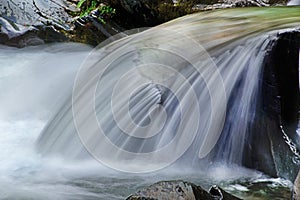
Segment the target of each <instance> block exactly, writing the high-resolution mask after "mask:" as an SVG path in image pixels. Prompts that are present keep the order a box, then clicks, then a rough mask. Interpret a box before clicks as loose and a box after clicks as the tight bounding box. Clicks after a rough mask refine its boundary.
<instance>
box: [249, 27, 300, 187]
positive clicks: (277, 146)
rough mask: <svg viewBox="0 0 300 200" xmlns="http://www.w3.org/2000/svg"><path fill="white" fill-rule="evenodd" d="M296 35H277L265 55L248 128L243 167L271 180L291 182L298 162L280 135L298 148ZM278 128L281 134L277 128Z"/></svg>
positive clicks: (299, 42) (298, 41) (299, 43)
mask: <svg viewBox="0 0 300 200" xmlns="http://www.w3.org/2000/svg"><path fill="white" fill-rule="evenodd" d="M299 47H300V32H299V31H296V30H295V31H291V32H287V33H281V34H280V35H279V39H278V40H277V41H276V42H275V43H274V44H273V47H272V49H271V50H270V51H269V52H267V54H266V58H265V64H264V69H263V72H262V73H263V76H262V78H261V80H260V82H261V83H260V85H261V88H260V90H261V91H260V94H259V95H260V96H261V98H260V101H259V102H258V106H257V109H256V118H255V121H254V122H253V124H252V126H251V132H252V133H253V134H251V135H252V138H250V141H252V142H249V144H248V145H249V146H248V147H246V148H247V149H248V155H246V156H245V160H244V164H245V165H246V166H247V167H249V168H255V169H258V170H260V171H263V172H265V173H267V174H269V175H271V176H274V177H278V176H279V177H284V178H286V179H289V180H291V181H293V180H295V177H296V175H297V172H298V169H299V162H298V161H297V159H298V158H297V157H296V155H295V154H294V153H293V151H292V150H291V147H290V146H289V145H288V144H287V141H286V140H285V139H284V133H283V131H284V132H285V133H286V135H287V136H288V137H289V138H290V139H291V141H292V142H293V143H294V144H295V145H296V147H298V148H299V146H300V145H299V138H298V136H297V134H295V133H296V129H297V125H298V111H299V99H300V97H299V95H300V94H299V77H298V74H299V72H298V70H299V69H298V68H299ZM280 126H282V130H281V128H280Z"/></svg>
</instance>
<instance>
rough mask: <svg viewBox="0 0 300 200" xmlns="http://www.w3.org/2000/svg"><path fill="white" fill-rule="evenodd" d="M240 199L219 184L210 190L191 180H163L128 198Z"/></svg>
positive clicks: (156, 199)
mask: <svg viewBox="0 0 300 200" xmlns="http://www.w3.org/2000/svg"><path fill="white" fill-rule="evenodd" d="M162 199H164V200H221V199H222V200H239V198H237V197H235V196H233V195H231V194H229V193H227V192H225V191H224V190H222V189H221V188H219V187H218V186H212V187H211V188H210V190H209V192H207V191H205V190H204V189H203V188H201V187H200V186H198V185H195V184H194V183H191V182H186V181H181V180H174V181H161V182H158V183H155V184H153V185H150V186H148V187H145V188H144V189H142V190H140V191H138V192H136V193H135V194H132V195H130V196H129V197H128V198H127V199H126V200H162Z"/></svg>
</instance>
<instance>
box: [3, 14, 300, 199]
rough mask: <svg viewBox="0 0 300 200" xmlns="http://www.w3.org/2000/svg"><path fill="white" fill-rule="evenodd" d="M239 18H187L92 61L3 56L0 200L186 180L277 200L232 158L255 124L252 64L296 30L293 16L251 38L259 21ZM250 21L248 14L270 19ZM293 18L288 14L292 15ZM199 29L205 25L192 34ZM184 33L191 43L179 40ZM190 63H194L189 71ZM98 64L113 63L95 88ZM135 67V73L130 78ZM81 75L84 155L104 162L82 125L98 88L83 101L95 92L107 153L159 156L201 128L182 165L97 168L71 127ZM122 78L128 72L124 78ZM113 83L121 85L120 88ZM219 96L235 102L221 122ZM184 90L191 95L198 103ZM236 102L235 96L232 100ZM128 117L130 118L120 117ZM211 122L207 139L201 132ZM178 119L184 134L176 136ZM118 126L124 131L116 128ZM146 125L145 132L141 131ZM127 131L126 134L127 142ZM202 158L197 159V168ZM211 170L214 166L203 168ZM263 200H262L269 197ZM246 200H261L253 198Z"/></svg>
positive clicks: (79, 195)
mask: <svg viewBox="0 0 300 200" xmlns="http://www.w3.org/2000/svg"><path fill="white" fill-rule="evenodd" d="M253 11H255V10H253ZM223 12H224V11H222V12H219V14H222V13H223ZM236 12H237V13H233V15H234V16H236V17H241V18H239V20H240V21H239V20H233V19H232V18H230V16H227V15H229V14H227V13H226V11H225V12H224V13H223V15H225V16H227V17H228V19H227V20H224V21H221V22H218V20H215V19H213V20H212V19H210V18H209V17H208V18H207V19H205V16H203V15H199V16H196V15H192V16H187V17H186V18H182V19H178V20H175V21H174V22H170V23H168V24H166V25H163V26H162V28H165V27H164V26H166V27H168V26H170V27H171V28H170V29H169V30H167V31H165V32H164V31H162V32H160V31H158V30H160V29H152V30H150V31H148V32H145V33H141V34H137V35H133V36H131V37H126V38H123V39H122V40H120V41H116V42H114V43H112V44H111V45H109V46H107V48H106V49H104V50H101V49H94V51H93V52H92V53H91V50H92V49H91V48H90V47H88V46H85V45H80V44H53V45H44V46H38V47H28V48H24V49H15V48H10V47H4V46H0V91H1V93H0V134H1V137H0V194H1V195H0V199H124V198H125V197H126V196H128V195H129V194H130V193H132V192H134V191H136V190H137V189H139V188H141V187H143V186H146V185H149V184H151V183H153V182H156V181H160V180H170V179H185V180H190V181H193V182H195V183H196V184H200V185H202V186H203V187H205V188H208V187H209V186H210V185H211V184H219V185H221V186H223V188H225V189H227V190H229V191H233V192H234V193H236V194H238V195H240V196H243V197H245V198H247V197H248V199H252V200H253V199H255V198H257V199H259V197H261V196H262V198H261V199H263V198H265V199H268V198H272V197H279V198H286V197H287V195H288V194H289V190H290V188H291V183H290V182H289V181H286V180H283V179H271V178H269V177H267V176H266V175H264V174H262V173H260V172H257V171H254V170H249V169H245V168H243V167H240V166H238V164H239V163H240V160H241V158H242V155H243V152H242V148H241V147H242V146H243V142H246V141H247V140H245V138H247V128H246V127H247V125H248V124H247V122H248V121H251V119H252V117H253V113H252V112H253V106H254V105H255V101H256V98H257V96H256V94H257V89H258V87H259V85H258V79H259V77H260V75H261V74H260V72H261V64H262V61H263V58H264V55H265V53H266V51H267V50H268V48H269V47H270V45H271V44H272V41H274V40H276V35H277V31H274V29H275V30H276V27H277V29H278V30H281V31H286V29H283V28H288V27H299V20H297V18H296V17H295V18H288V17H283V18H282V19H281V20H280V22H279V21H277V20H276V19H269V20H270V21H269V24H268V25H266V24H264V25H262V27H260V26H257V20H258V19H253V16H252V17H251V16H248V15H247V14H244V13H243V12H241V13H240V12H239V11H238V10H237V11H236ZM257 12H258V13H256V14H255V13H254V14H253V15H258V14H259V13H260V14H261V15H262V16H260V17H263V16H264V15H267V14H265V13H264V12H261V11H257ZM266 13H267V12H266ZM293 13H294V15H296V14H295V13H297V10H294V12H292V14H293ZM272 14H274V13H272ZM298 15H299V13H298ZM209 16H210V17H214V14H213V13H209ZM267 16H268V15H267ZM242 17H244V18H242ZM247 17H248V18H247ZM201 20H204V22H203V23H200V22H199V21H201ZM214 20H215V21H214ZM243 20H246V21H247V22H248V23H245V27H244V28H245V30H246V32H241V30H242V29H241V28H240V25H241V24H242V22H244V21H243ZM188 22H189V23H188ZM287 22H289V23H287ZM205 23H213V24H214V25H216V24H219V26H212V24H208V25H207V24H206V25H205ZM274 24H275V25H276V26H275V25H274ZM183 25H184V26H183ZM196 25H197V26H196ZM205 27H206V28H207V32H202V33H201V32H200V31H199V30H203V28H205ZM247 28H249V29H247ZM255 31H258V32H257V34H254V35H251V33H252V32H255ZM166 34H174V35H173V36H171V35H166ZM176 34H177V35H176ZM182 34H185V35H188V37H184V38H181V39H182V40H176V38H178V37H177V36H178V35H180V36H181V37H182ZM154 36H157V37H154ZM167 36H169V37H167ZM151 38H152V39H151ZM192 40H194V41H197V42H198V43H200V44H201V45H202V47H204V48H205V49H206V50H208V53H209V54H210V56H211V59H212V60H209V57H207V54H205V53H204V52H203V51H200V54H198V53H199V51H198V49H197V50H196V51H194V50H195V49H194V48H192V47H195V46H194V45H195V43H194V41H192ZM144 41H146V42H144ZM197 42H196V43H197ZM145 43H146V44H148V45H150V47H152V48H149V49H146V50H144V49H141V48H140V47H141V46H135V47H138V48H137V49H133V50H132V49H131V50H132V51H130V52H128V53H125V54H121V55H122V56H120V54H117V53H115V52H118V51H119V50H124V51H125V52H126V48H127V47H130V45H132V44H135V45H139V44H143V45H144V44H145ZM153 44H154V46H153ZM155 45H161V46H155ZM170 45H174V46H172V47H170ZM153 47H155V48H153ZM174 47H176V48H174ZM168 48H169V49H168ZM175 53H177V54H175ZM178 54H183V55H185V56H182V57H180V56H178ZM115 56H119V57H115ZM86 58H88V59H87V60H85V59H86ZM200 58H201V59H200ZM202 58H204V59H202ZM105 59H106V60H105ZM199 59H200V60H201V62H197V61H199ZM205 59H208V60H205ZM103 60H104V61H107V60H108V61H112V62H108V63H109V65H108V66H109V68H107V69H106V70H104V71H103V72H104V73H103V77H102V79H101V80H100V79H98V78H99V77H98V76H97V75H98V74H97V73H99V71H100V72H102V71H101V70H103V69H104V67H105V66H106V65H103V66H104V67H103V66H102V65H97V63H100V64H103ZM146 61H152V62H155V64H156V65H155V67H151V66H149V65H143V64H147V62H146ZM211 61H213V63H215V64H216V67H218V73H220V74H215V71H214V70H211V68H207V66H210V65H208V64H211ZM143 62H144V63H143ZM95 63H96V64H95ZM93 64H95V65H93ZM157 64H160V65H157ZM140 65H143V66H144V67H142V68H138V67H137V66H140ZM80 66H85V67H86V68H80ZM166 66H168V67H166ZM210 67H211V66H210ZM82 69H83V70H86V71H84V72H85V73H83V75H86V74H88V75H90V76H83V79H77V81H79V82H77V83H84V84H82V85H81V84H79V86H80V87H79V90H78V92H79V93H77V94H75V95H73V100H75V102H77V103H79V104H78V105H79V106H78V105H77V106H78V107H76V108H78V110H76V109H75V111H78V112H80V113H81V114H83V115H80V116H81V117H82V118H80V120H79V121H77V122H80V123H82V124H80V125H82V126H80V127H81V128H82V127H85V128H86V129H84V130H86V134H87V135H88V136H89V137H87V138H86V139H89V142H88V143H85V144H86V145H87V147H88V148H89V149H88V150H93V148H94V149H96V150H98V151H96V152H99V150H100V152H105V154H107V153H109V150H110V149H109V148H107V147H108V146H106V145H107V143H102V145H100V147H99V149H97V144H98V145H99V144H101V142H102V141H99V140H98V139H99V135H98V136H97V134H96V133H97V131H98V129H95V127H92V126H89V121H90V119H91V118H90V116H91V111H93V110H90V108H88V107H87V105H88V106H90V105H93V104H90V103H91V102H90V101H88V100H91V99H90V98H89V97H90V96H89V94H90V91H89V90H88V88H89V87H88V86H94V85H93V84H94V83H95V81H96V83H97V84H96V90H92V92H95V91H96V97H95V102H96V103H95V106H94V107H93V108H95V110H96V115H97V119H98V120H99V123H100V124H101V125H102V126H103V130H105V133H106V134H107V135H106V136H107V138H109V139H110V140H112V141H113V142H114V144H115V145H119V146H120V147H122V148H123V149H125V150H126V151H130V152H134V153H141V154H142V155H143V153H149V152H151V151H153V150H155V149H159V148H162V147H164V146H165V145H168V144H169V141H170V140H171V139H174V138H175V136H176V135H177V134H178V133H182V135H180V134H179V136H178V139H179V141H184V139H186V138H184V137H183V136H185V134H186V133H189V131H190V130H191V129H190V128H191V127H193V126H194V125H195V122H199V124H198V125H199V127H200V128H199V129H196V128H195V127H193V128H195V130H197V131H195V137H194V138H193V139H194V140H193V141H192V143H191V146H190V147H189V148H188V149H184V150H185V151H183V152H181V153H183V154H182V155H183V156H182V157H180V158H179V159H178V160H177V161H176V159H175V161H176V162H175V164H174V163H173V162H170V163H168V164H169V165H171V166H170V167H168V168H164V169H163V170H160V171H155V172H150V173H143V174H132V173H121V172H119V171H117V170H115V169H111V168H109V167H106V166H104V165H102V164H100V162H98V161H96V160H95V159H93V158H92V156H90V154H89V153H88V152H87V150H86V149H85V147H84V146H83V145H82V143H81V141H80V139H79V136H78V134H77V132H76V129H75V125H74V122H73V121H74V118H73V117H74V116H73V114H74V113H73V112H72V104H71V103H72V92H74V87H73V86H74V82H75V77H76V74H77V73H78V72H80V70H82ZM136 69H138V70H136ZM130 70H132V71H131V72H133V73H128V74H126V72H128V71H130ZM198 70H199V71H198ZM124 74H125V76H124ZM199 74H200V75H201V76H199ZM126 75H127V76H126ZM218 75H221V77H222V79H221V81H222V82H218V83H216V81H219V80H220V79H219V77H218ZM77 78H78V74H77ZM86 78H87V79H86ZM126 80H129V82H126ZM145 80H146V81H145ZM186 80H188V81H187V82H186ZM81 81H82V82H81ZM122 81H123V82H122ZM143 81H144V82H143ZM115 83H119V86H118V87H119V89H118V87H117V86H116V87H115ZM130 83H132V85H130ZM158 83H160V84H158ZM220 83H222V84H224V85H222V84H220ZM237 83H238V87H237ZM139 84H140V85H139ZM75 86H76V82H75ZM124 86H126V87H124ZM136 86H138V87H136ZM213 86H214V87H213ZM219 86H220V87H219ZM223 86H224V89H225V90H224V91H225V94H226V98H228V99H229V98H233V100H232V102H231V103H232V105H228V104H226V108H227V106H228V109H229V112H226V114H227V115H226V120H225V115H224V114H225V113H224V110H223V111H222V109H223V108H224V107H222V105H223V104H222V103H224V102H221V101H222V100H223V99H222V98H220V97H222V96H220V95H222V92H223V91H219V90H221V89H222V87H223ZM236 88H238V89H237V90H236ZM92 89H94V88H92ZM172 89H173V90H172ZM190 90H193V91H194V92H195V96H194V95H193V93H192V92H191V91H190ZM114 91H117V92H116V93H113V92H114ZM233 91H235V92H236V94H234V95H233V94H232V92H233ZM189 92H190V93H189ZM186 93H188V95H187V94H186ZM114 95H115V96H114ZM231 95H233V97H232V96H231ZM111 97H112V98H111ZM125 97H128V98H125ZM190 97H196V99H197V100H196V101H193V100H191V99H190ZM215 97H217V98H216V99H215ZM211 98H213V99H211ZM111 102H114V104H113V105H114V106H115V107H113V109H115V110H111V107H112V106H111ZM225 103H226V102H225ZM196 106H199V108H200V111H199V112H200V114H201V116H200V119H199V120H197V119H196V118H191V116H193V117H194V116H197V115H196V114H197V112H198V111H197V110H196V109H194V108H195V107H196ZM216 108H218V109H216ZM123 109H125V110H123ZM126 109H128V110H126ZM214 109H215V110H214ZM73 111H74V110H73ZM127 111H128V112H127ZM114 112H115V113H114ZM75 113H76V112H75ZM114 114H115V115H114ZM126 114H128V115H129V116H126V117H127V118H122V116H123V115H126ZM213 115H216V116H213ZM184 116H185V117H184ZM113 117H115V118H113ZM211 118H213V120H212V122H211V123H212V128H211V127H210V126H209V125H210V122H209V119H211ZM112 119H114V120H112ZM128 119H130V120H131V121H129V120H128ZM182 119H183V127H182V128H178V127H179V125H178V123H179V122H180V120H182ZM81 120H82V121H81ZM224 120H225V121H224ZM116 121H117V122H118V123H119V124H118V125H119V127H123V129H121V128H119V127H117V126H116ZM130 122H133V123H130ZM162 122H164V123H162ZM224 122H225V124H223V123H224ZM136 124H137V125H139V126H135V125H136ZM153 124H154V125H155V126H154V127H149V125H153ZM132 125H133V126H132ZM223 125H224V126H223ZM220 128H221V130H222V132H220V133H222V135H221V138H220V141H221V142H220V143H219V144H221V145H218V146H217V150H215V151H214V153H215V154H213V155H217V156H212V155H210V154H207V153H210V145H214V144H215V139H218V137H215V136H218V135H217V134H208V133H215V131H219V130H220ZM124 130H125V131H124ZM126 130H131V131H130V132H129V134H127V133H126ZM141 130H143V131H141ZM153 130H155V131H153ZM209 130H210V131H212V132H210V131H209ZM237 132H238V133H239V135H238V136H237V135H236V133H237ZM119 133H121V136H120V135H119ZM164 133H167V134H164ZM176 133H177V134H176ZM89 134H90V135H89ZM126 134H127V135H126ZM143 137H145V138H143ZM101 139H103V137H100V140H101ZM146 139H150V141H146ZM203 140H205V141H207V142H203ZM179 144H181V143H179ZM206 144H209V145H208V146H205V145H206ZM90 145H91V146H92V148H90ZM175 146H176V145H175ZM201 147H202V148H201ZM106 148H107V149H106ZM171 150H174V151H175V150H177V149H171ZM122 153H123V152H113V154H107V155H106V158H108V159H112V160H117V161H122V159H127V158H128V157H126V156H127V154H125V157H123V155H124V154H122ZM167 153H169V154H164V155H163V156H164V157H163V158H165V157H168V156H172V153H174V152H173V151H167ZM100 155H101V154H100ZM207 155H209V156H208V157H205V156H207ZM201 156H202V157H201ZM199 157H200V158H202V159H203V157H205V158H204V159H203V160H202V161H201V159H200V158H199ZM129 158H130V157H129ZM146 158H152V157H146ZM156 159H161V158H155V157H154V159H153V160H152V159H149V160H148V164H147V165H140V163H139V162H134V161H132V160H130V162H128V160H127V162H125V164H127V166H125V167H128V166H129V167H130V168H131V169H138V170H140V171H143V170H145V169H151V168H152V167H153V168H155V167H157V165H156V164H157V163H155V162H153V163H152V164H153V166H151V165H149V161H150V162H152V161H157V160H156ZM138 161H145V160H143V159H142V160H138ZM171 161H173V160H171ZM208 161H216V163H214V164H211V165H208V164H207V162H208ZM224 161H225V162H224ZM201 162H202V164H203V165H204V166H205V167H204V166H203V165H201ZM128 163H129V164H130V165H128ZM225 163H227V164H225ZM228 163H231V164H228ZM106 164H107V163H106ZM117 164H120V163H117ZM159 164H160V163H159ZM110 167H111V166H110ZM117 167H118V166H117ZM190 167H192V169H191V168H190ZM197 167H198V168H197ZM130 168H127V169H130ZM207 168H208V169H207ZM117 169H118V168H117ZM119 169H122V168H119ZM145 171H147V170H145ZM148 171H149V170H148ZM150 171H151V170H150ZM261 188H264V189H265V190H263V191H262V190H261ZM263 193H264V194H263ZM265 193H267V194H268V195H269V196H268V197H267V198H266V196H264V195H265ZM253 194H256V195H257V196H258V197H257V196H256V197H255V195H254V196H251V195H253Z"/></svg>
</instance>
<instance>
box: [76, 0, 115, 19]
mask: <svg viewBox="0 0 300 200" xmlns="http://www.w3.org/2000/svg"><path fill="white" fill-rule="evenodd" d="M77 7H78V8H79V9H80V13H79V16H80V17H86V16H88V15H89V14H90V13H91V12H92V11H93V10H98V11H99V16H98V20H99V21H100V22H102V23H103V24H105V23H106V20H107V19H110V18H111V17H113V15H114V14H116V10H115V9H114V8H112V7H111V6H110V5H106V4H104V3H103V2H102V1H101V0H80V1H79V2H78V4H77Z"/></svg>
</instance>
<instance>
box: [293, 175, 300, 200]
mask: <svg viewBox="0 0 300 200" xmlns="http://www.w3.org/2000/svg"><path fill="white" fill-rule="evenodd" d="M293 200H300V171H299V172H298V175H297V178H296V180H295V182H294V188H293Z"/></svg>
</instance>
